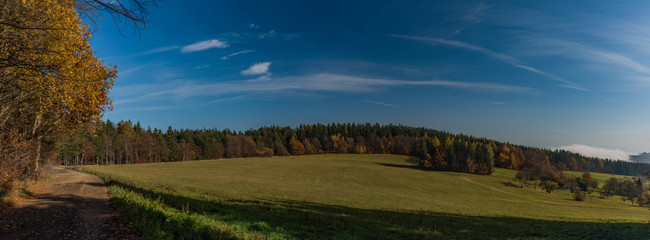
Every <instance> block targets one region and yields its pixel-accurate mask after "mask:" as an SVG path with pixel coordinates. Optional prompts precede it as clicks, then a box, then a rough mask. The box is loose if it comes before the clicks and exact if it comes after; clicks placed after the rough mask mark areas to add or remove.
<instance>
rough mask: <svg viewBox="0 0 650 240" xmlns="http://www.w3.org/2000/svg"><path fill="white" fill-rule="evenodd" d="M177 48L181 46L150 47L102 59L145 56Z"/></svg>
mask: <svg viewBox="0 0 650 240" xmlns="http://www.w3.org/2000/svg"><path fill="white" fill-rule="evenodd" d="M179 48H181V47H179V46H176V45H173V46H166V47H159V48H154V49H151V50H149V51H146V52H141V53H136V54H131V55H126V56H115V57H106V58H103V59H105V60H107V59H115V58H131V57H141V56H147V55H151V54H156V53H163V52H169V51H173V50H176V49H179Z"/></svg>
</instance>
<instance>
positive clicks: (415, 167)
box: [377, 163, 422, 170]
mask: <svg viewBox="0 0 650 240" xmlns="http://www.w3.org/2000/svg"><path fill="white" fill-rule="evenodd" d="M377 165H382V166H385V167H396V168H407V169H418V170H422V169H421V168H420V167H419V166H414V165H406V164H391V163H377Z"/></svg>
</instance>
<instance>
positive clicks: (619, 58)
mask: <svg viewBox="0 0 650 240" xmlns="http://www.w3.org/2000/svg"><path fill="white" fill-rule="evenodd" d="M536 42H537V43H539V44H543V45H548V46H553V47H560V48H564V49H565V50H568V51H557V54H558V55H563V56H565V57H567V58H580V59H585V60H589V61H593V62H605V63H610V64H614V65H618V66H620V67H625V68H628V69H633V70H636V71H638V72H642V73H650V68H649V67H647V66H645V65H643V64H641V63H639V62H637V61H635V60H633V59H631V58H629V57H626V56H623V55H621V54H618V53H613V52H607V51H602V50H598V49H594V48H590V47H587V46H585V45H582V44H579V43H576V42H571V41H565V40H559V39H548V38H543V39H537V40H536Z"/></svg>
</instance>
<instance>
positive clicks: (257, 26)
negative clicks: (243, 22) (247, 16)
mask: <svg viewBox="0 0 650 240" xmlns="http://www.w3.org/2000/svg"><path fill="white" fill-rule="evenodd" d="M248 27H249V28H260V25H257V24H255V23H249V24H248Z"/></svg>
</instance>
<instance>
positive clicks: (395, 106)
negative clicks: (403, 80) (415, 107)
mask: <svg viewBox="0 0 650 240" xmlns="http://www.w3.org/2000/svg"><path fill="white" fill-rule="evenodd" d="M363 101H364V102H367V103H372V104H377V105H382V106H387V107H392V108H399V107H398V106H397V105H393V104H388V103H383V102H377V101H372V100H367V99H364V100H363Z"/></svg>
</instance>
